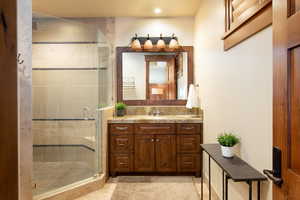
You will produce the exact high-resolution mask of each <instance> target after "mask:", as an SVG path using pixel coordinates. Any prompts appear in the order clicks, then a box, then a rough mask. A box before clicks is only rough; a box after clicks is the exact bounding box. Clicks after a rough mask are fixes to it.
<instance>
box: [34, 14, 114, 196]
mask: <svg viewBox="0 0 300 200" xmlns="http://www.w3.org/2000/svg"><path fill="white" fill-rule="evenodd" d="M32 54H33V72H32V73H33V74H32V75H33V86H32V87H33V130H32V131H33V137H34V141H33V144H34V146H33V153H34V155H33V158H34V159H33V163H34V164H33V166H34V167H33V183H34V184H35V189H34V191H33V193H34V195H43V194H45V193H49V192H52V191H55V190H57V189H61V188H64V187H66V186H69V185H72V184H76V183H78V182H82V181H84V180H90V179H93V178H95V177H97V176H98V174H99V173H101V159H100V158H101V153H100V151H99V150H100V149H101V145H100V144H101V127H100V126H101V124H100V123H99V122H100V120H101V119H100V118H99V116H98V109H99V107H103V106H107V105H108V104H109V101H110V99H109V98H108V96H109V95H108V94H107V92H108V91H111V90H110V89H109V87H108V84H109V83H108V81H110V80H109V78H107V77H109V76H107V73H108V69H109V67H110V48H109V45H107V43H106V41H105V37H104V35H103V34H102V33H101V31H100V28H99V26H98V25H97V23H93V21H91V22H90V21H87V20H80V19H77V20H64V19H60V18H52V17H48V16H47V17H45V16H41V15H37V14H35V15H34V19H33V52H32ZM103 74H106V75H104V76H103ZM103 77H105V78H106V79H105V80H104V79H103ZM105 84H107V85H105ZM104 88H105V89H106V90H108V91H106V90H104ZM104 97H106V98H104Z"/></svg>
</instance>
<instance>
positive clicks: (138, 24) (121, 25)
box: [115, 17, 194, 46]
mask: <svg viewBox="0 0 300 200" xmlns="http://www.w3.org/2000/svg"><path fill="white" fill-rule="evenodd" d="M115 23H116V28H115V31H116V45H117V46H128V45H129V44H130V39H131V38H132V37H133V36H134V35H135V33H137V34H138V35H139V36H147V34H148V33H149V34H150V36H154V37H155V36H159V35H160V34H161V33H162V34H163V36H172V34H173V33H174V34H175V35H176V36H177V37H178V38H179V42H180V43H181V45H185V46H188V45H193V43H194V18H193V17H172V18H135V17H117V18H116V20H115Z"/></svg>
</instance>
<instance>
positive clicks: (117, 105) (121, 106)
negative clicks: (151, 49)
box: [116, 102, 126, 110]
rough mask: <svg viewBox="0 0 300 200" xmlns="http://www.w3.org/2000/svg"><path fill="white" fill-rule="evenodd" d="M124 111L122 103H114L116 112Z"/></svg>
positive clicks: (124, 107) (124, 106)
mask: <svg viewBox="0 0 300 200" xmlns="http://www.w3.org/2000/svg"><path fill="white" fill-rule="evenodd" d="M125 109H126V104H124V103H121V102H119V103H116V110H125Z"/></svg>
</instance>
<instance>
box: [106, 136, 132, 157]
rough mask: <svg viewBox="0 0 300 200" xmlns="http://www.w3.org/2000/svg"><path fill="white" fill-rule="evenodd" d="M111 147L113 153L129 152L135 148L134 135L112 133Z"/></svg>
mask: <svg viewBox="0 0 300 200" xmlns="http://www.w3.org/2000/svg"><path fill="white" fill-rule="evenodd" d="M110 148H111V152H113V153H129V152H131V151H132V149H133V136H132V135H112V136H111V140H110Z"/></svg>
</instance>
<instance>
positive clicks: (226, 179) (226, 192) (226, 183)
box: [225, 174, 229, 200]
mask: <svg viewBox="0 0 300 200" xmlns="http://www.w3.org/2000/svg"><path fill="white" fill-rule="evenodd" d="M228 179H229V176H228V175H227V174H226V177H225V200H228Z"/></svg>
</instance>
